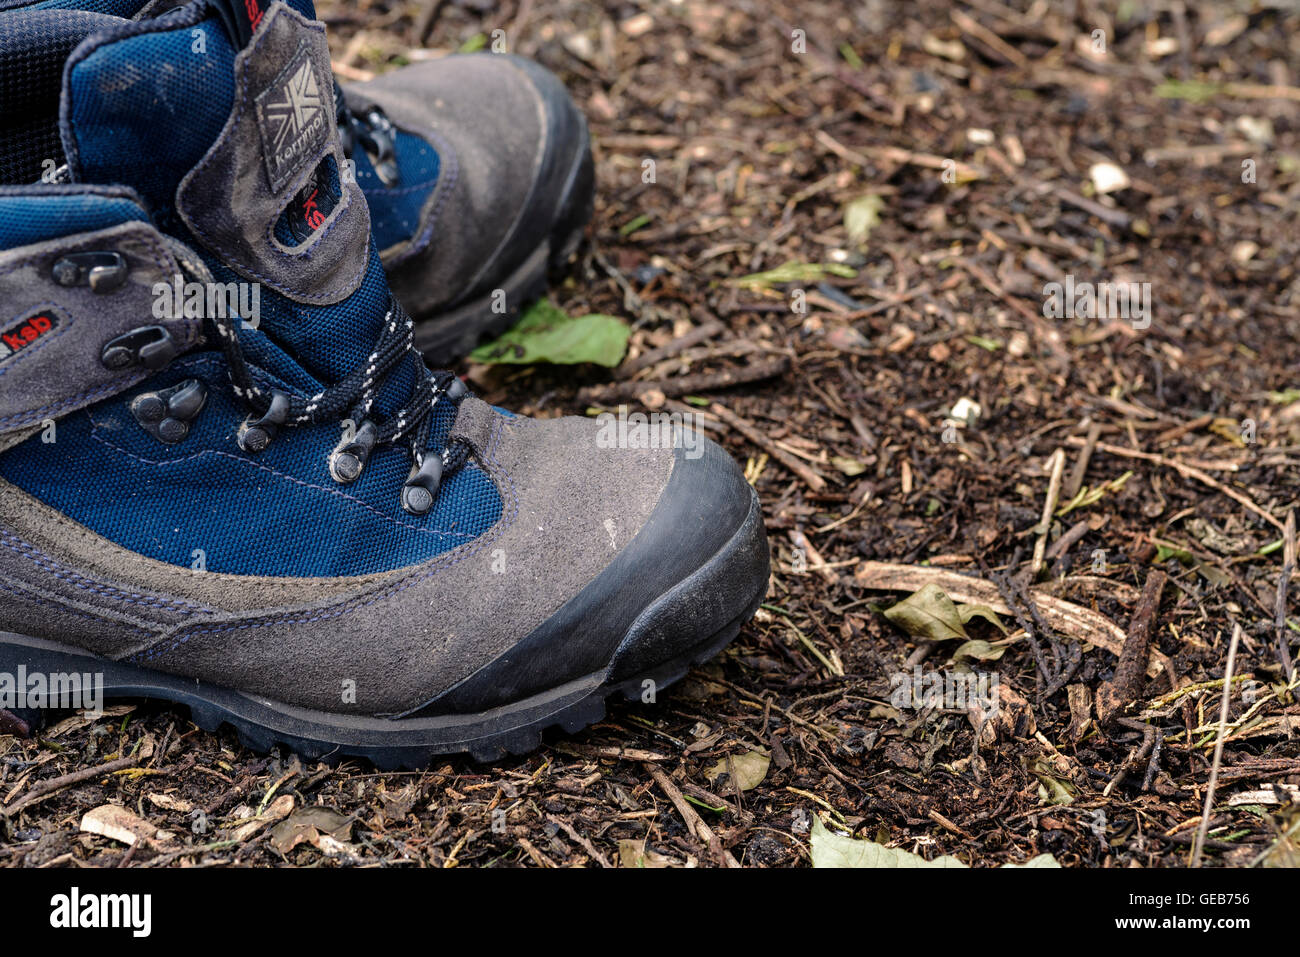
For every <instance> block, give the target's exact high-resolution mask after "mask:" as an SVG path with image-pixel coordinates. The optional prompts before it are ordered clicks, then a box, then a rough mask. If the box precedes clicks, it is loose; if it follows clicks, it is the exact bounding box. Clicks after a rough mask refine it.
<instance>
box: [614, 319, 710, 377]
mask: <svg viewBox="0 0 1300 957" xmlns="http://www.w3.org/2000/svg"><path fill="white" fill-rule="evenodd" d="M726 328H727V327H726V326H725V325H724V324H723V323H722V321H721V320H719V319H710V320H709V321H708V322H705V323H702V324H701V325H698V326H695V327H694V328H692V329H691V330H690V331H689V332H687V333H686V334H685V335H682V336H678V337H677V338H676V339H674V340H673V341H672V342H670V343H668V344H667V345H663V346H660V347H659V348H658V349H651V350H649V351H648V352H643V353H641V355H639V356H637V357H636V358H635V359H629V360H628V361H627V362H624V363H623V365H622V366H620V367H619V370H618V377H619V378H620V379H630V378H632V376H634V375H636V374H637V373H638V372H640V371H641V370H642V369H649V368H650V367H651V366H653V365H656V364H658V363H660V362H663V361H664V360H665V359H671V358H672V357H673V356H675V355H678V354H680V353H682V352H685V351H686V350H687V349H689V348H691V346H697V345H699V344H700V343H701V342H707V341H708V340H710V339H712V338H713V337H714V336H716V335H718V334H719V333H721V332H723V331H724V330H725V329H726Z"/></svg>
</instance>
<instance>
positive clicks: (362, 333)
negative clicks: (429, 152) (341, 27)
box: [62, 0, 401, 385]
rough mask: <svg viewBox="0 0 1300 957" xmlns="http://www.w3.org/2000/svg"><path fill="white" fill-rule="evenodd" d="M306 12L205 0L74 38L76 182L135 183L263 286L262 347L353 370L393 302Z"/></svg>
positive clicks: (179, 226)
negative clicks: (77, 42)
mask: <svg viewBox="0 0 1300 957" xmlns="http://www.w3.org/2000/svg"><path fill="white" fill-rule="evenodd" d="M313 17H314V11H313V10H312V6H311V3H310V2H309V0H294V2H293V4H292V6H291V5H289V4H287V3H285V2H283V0H276V2H274V3H268V2H266V0H199V2H195V3H191V4H190V5H188V6H185V7H182V8H180V9H178V10H174V11H172V12H170V13H168V14H165V15H163V16H161V17H159V18H157V19H154V20H147V21H142V22H139V23H130V24H125V25H123V26H122V27H120V28H118V29H115V30H112V31H108V32H106V33H104V34H101V35H99V36H96V37H93V38H92V39H90V40H88V41H86V42H85V43H83V44H82V45H81V46H80V47H79V48H78V50H77V51H76V53H75V54H74V55H73V56H72V58H71V60H70V62H69V65H68V69H67V72H66V74H65V84H64V91H63V105H62V122H63V138H64V144H65V149H66V152H67V154H68V161H69V167H70V172H71V175H72V178H73V179H74V181H78V182H90V183H114V184H120V185H128V186H131V187H133V188H134V189H136V190H137V191H138V192H139V193H140V194H141V195H142V196H143V197H144V198H145V200H146V202H147V203H148V205H149V206H150V208H151V213H152V215H153V217H154V219H155V222H156V223H157V225H158V226H159V227H160V228H161V229H163V230H164V231H165V232H169V233H171V234H172V235H175V236H177V237H178V238H180V239H182V240H183V241H185V242H187V243H190V244H192V245H194V246H195V248H197V249H199V250H200V251H201V252H202V254H203V255H204V258H205V260H206V261H207V262H208V265H209V266H210V267H211V268H212V269H213V272H214V274H215V277H216V278H217V279H218V280H222V281H232V280H237V281H243V282H250V283H257V284H259V289H258V292H259V300H260V316H259V317H258V330H259V334H253V335H248V336H247V337H248V339H249V340H250V343H249V344H250V346H251V348H252V349H253V350H255V354H254V355H253V358H255V359H256V360H257V361H259V363H262V364H265V365H266V366H267V368H268V371H271V372H274V373H276V374H279V375H282V376H284V377H285V378H287V379H288V380H289V381H290V383H291V384H294V385H298V384H300V383H301V380H302V375H301V372H302V371H303V370H305V371H306V372H307V373H309V375H310V376H311V377H312V378H313V379H314V380H316V381H321V382H332V381H336V380H338V379H339V378H341V377H342V376H343V375H345V374H346V373H347V372H348V371H350V370H351V369H352V368H353V367H354V366H356V365H357V364H358V363H359V362H361V361H362V360H363V359H364V358H365V357H366V356H367V355H368V354H369V352H370V350H371V349H372V348H373V345H374V342H375V340H376V339H377V337H378V335H379V332H380V329H381V327H382V324H383V322H384V320H385V317H386V316H387V314H388V311H389V307H390V300H389V294H388V289H387V284H386V281H385V279H384V275H383V269H382V266H381V265H380V263H379V259H378V256H377V254H376V253H375V251H374V250H373V249H372V247H371V243H370V217H369V212H368V210H367V208H366V203H365V199H364V197H363V196H362V193H361V191H360V189H359V188H358V187H357V185H356V183H355V181H354V178H353V177H351V176H349V175H347V173H348V169H349V167H348V165H347V164H346V163H345V160H344V156H343V152H342V147H341V144H340V142H339V136H338V130H337V128H336V122H335V103H334V82H333V76H332V73H331V70H330V62H329V48H328V46H327V45H326V42H325V30H324V25H323V24H321V23H319V22H316V21H315V20H314V19H312V18H313ZM244 335H247V334H246V333H245V334H241V337H242V336H244ZM263 337H265V339H267V340H269V341H270V343H273V344H274V348H273V347H270V346H268V345H267V343H266V342H262V341H259V340H261V339H262V338H263ZM280 353H283V355H280ZM286 363H287V364H288V365H289V366H293V365H296V366H300V367H301V369H293V368H288V367H284V366H286ZM295 373H296V374H295ZM398 378H401V377H398ZM295 380H296V381H295Z"/></svg>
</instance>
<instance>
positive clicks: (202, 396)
mask: <svg viewBox="0 0 1300 957" xmlns="http://www.w3.org/2000/svg"><path fill="white" fill-rule="evenodd" d="M207 402H208V387H207V386H206V385H204V384H203V383H202V382H200V381H199V380H198V379H186V380H185V381H184V382H181V383H179V384H177V385H174V386H172V387H171V388H170V389H159V390H158V391H156V392H143V393H141V394H140V395H138V396H136V397H135V398H134V399H132V400H131V414H132V415H133V416H135V420H136V422H138V423H139V424H140V427H141V428H142V429H144V430H145V431H146V432H148V433H149V434H150V435H152V436H153V437H154V438H155V439H157V440H158V441H159V442H164V443H166V444H167V445H175V444H176V443H177V442H183V441H185V438H186V437H187V436H188V435H189V434H190V425H191V424H192V423H193V422H194V420H195V419H197V418H198V416H199V413H200V412H202V411H203V407H204V406H205V405H206V404H207Z"/></svg>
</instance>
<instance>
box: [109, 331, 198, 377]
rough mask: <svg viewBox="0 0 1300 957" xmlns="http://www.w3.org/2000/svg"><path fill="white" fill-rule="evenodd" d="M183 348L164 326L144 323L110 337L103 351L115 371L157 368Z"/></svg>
mask: <svg viewBox="0 0 1300 957" xmlns="http://www.w3.org/2000/svg"><path fill="white" fill-rule="evenodd" d="M178 352H180V350H179V349H178V348H177V347H176V341H175V340H174V339H172V334H171V332H170V331H169V330H168V329H167V328H165V327H164V326H141V327H140V328H139V329H132V330H131V331H130V332H128V333H125V334H123V335H120V336H118V337H117V338H115V339H110V340H109V341H108V343H107V344H106V345H105V346H104V348H103V350H102V351H101V352H100V354H99V361H100V362H102V363H103V364H104V367H105V368H107V369H111V370H113V371H114V372H120V371H122V370H125V369H130V368H132V367H134V366H144V367H145V368H146V369H151V370H153V371H154V372H157V371H158V370H159V369H162V368H164V367H165V366H166V365H167V363H169V362H171V361H172V359H174V358H176V354H177V353H178Z"/></svg>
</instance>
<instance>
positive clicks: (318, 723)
mask: <svg viewBox="0 0 1300 957" xmlns="http://www.w3.org/2000/svg"><path fill="white" fill-rule="evenodd" d="M768 573H769V556H768V548H767V536H766V532H765V530H764V528H763V517H762V511H761V509H760V508H759V504H758V498H757V496H754V497H753V502H752V505H751V508H750V513H749V515H748V517H747V518H746V519H745V521H744V523H743V524H742V525H741V527H740V528H739V529H738V530H737V532H736V533H735V535H734V536H733V537H732V538H731V540H730V541H729V542H728V543H727V544H726V545H724V546H723V548H721V549H720V550H719V551H718V552H717V553H716V554H715V555H714V556H713V557H712V558H711V559H710V560H709V561H708V562H706V563H705V564H704V565H703V566H702V567H701V568H700V569H698V570H697V571H696V572H695V573H693V574H692V575H691V576H689V577H688V578H686V579H685V580H683V581H682V582H680V583H679V584H678V585H677V586H675V587H674V588H672V589H670V590H669V591H668V592H666V593H665V594H663V595H661V596H660V597H659V598H658V599H657V600H656V601H655V602H653V603H652V604H651V605H649V606H648V607H647V608H646V609H645V610H644V611H643V612H642V613H641V614H640V615H639V616H638V617H637V620H636V621H635V622H634V623H633V625H632V626H631V628H629V629H628V632H627V633H626V635H625V636H624V638H623V640H622V643H621V644H620V649H621V648H623V647H625V646H628V645H629V643H632V642H635V641H636V640H637V637H638V635H639V634H642V633H650V632H652V631H653V630H655V629H656V628H657V627H659V626H660V625H662V624H663V622H664V621H665V620H671V621H676V622H681V621H691V620H692V617H693V616H692V615H691V610H692V609H693V608H700V609H702V608H704V607H705V606H707V605H710V604H713V605H714V607H716V603H717V602H718V601H725V602H729V603H730V604H731V607H734V608H737V613H736V615H735V617H734V618H732V619H731V620H730V621H729V622H728V623H727V624H726V625H725V626H723V627H722V628H720V629H718V630H717V631H716V632H714V633H712V634H709V635H707V636H703V637H701V638H700V639H699V640H698V641H696V642H694V643H692V644H691V645H689V647H687V648H686V650H684V651H681V652H680V653H679V654H677V655H676V656H674V657H673V658H671V659H669V660H667V661H664V662H661V663H659V664H656V665H654V666H652V667H650V668H647V669H644V670H642V671H640V672H639V673H638V674H636V675H634V676H633V677H630V678H623V679H619V680H612V679H610V677H609V676H610V672H611V671H612V670H613V669H614V668H615V667H616V665H617V660H618V652H616V653H615V655H614V656H613V660H612V661H611V662H610V663H609V664H608V665H607V666H606V667H605V668H604V669H603V670H602V671H600V672H597V673H595V674H590V675H587V676H585V677H583V678H579V679H576V680H574V681H570V682H568V683H566V684H564V685H561V686H559V687H556V688H552V689H549V690H548V691H545V692H542V693H539V694H536V695H533V696H531V697H529V698H527V699H525V700H522V701H518V702H515V703H512V704H509V705H504V706H502V707H498V708H493V709H491V710H489V711H484V712H480V713H477V714H455V715H445V716H439V717H436V718H395V719H387V718H372V717H363V716H355V715H345V714H335V713H331V712H323V711H313V710H310V709H306V708H299V707H296V706H294V705H289V704H285V703H283V702H277V701H273V700H270V699H267V698H261V697H257V696H254V695H247V694H243V693H241V692H239V691H234V690H231V689H229V688H224V687H221V686H218V685H213V684H208V683H204V682H201V681H198V680H196V679H192V678H182V677H178V676H175V675H169V674H164V673H163V672H159V671H153V670H150V669H147V668H141V667H139V666H137V665H132V664H127V663H124V662H120V661H111V660H108V659H104V658H99V657H96V656H94V655H89V654H86V653H85V652H82V651H79V650H76V649H72V648H68V647H65V646H61V645H58V644H56V643H54V642H50V641H46V640H44V639H40V638H27V637H24V636H21V635H14V634H9V633H2V632H0V672H3V673H6V674H9V675H15V674H17V672H18V668H19V667H20V666H24V667H25V668H26V671H27V673H28V674H34V673H41V674H46V675H57V674H77V675H86V674H89V675H94V676H96V677H97V678H99V679H101V680H102V695H103V699H104V700H105V701H108V700H113V699H120V698H154V699H161V700H164V701H169V702H172V703H175V704H179V705H184V706H186V707H188V708H189V711H190V715H191V718H192V719H193V721H194V723H195V724H197V725H198V726H199V727H200V728H202V729H203V730H205V731H216V730H217V729H218V728H220V727H221V725H223V724H225V725H230V726H231V727H232V728H233V729H234V730H235V732H236V734H237V735H238V737H239V740H240V742H241V743H242V744H243V745H244V746H245V747H247V748H249V749H250V750H253V751H258V752H267V751H270V750H271V749H272V748H275V747H277V746H279V747H283V748H285V749H287V750H289V751H294V752H296V753H297V754H299V755H301V756H302V757H303V758H304V759H307V760H311V761H314V760H323V761H326V762H328V763H334V762H336V761H339V760H342V759H344V758H348V757H355V758H364V759H366V760H369V761H370V762H372V763H373V764H374V765H375V766H376V767H377V768H379V769H381V770H397V769H408V770H418V769H421V768H424V767H427V766H428V764H429V762H430V761H431V760H432V759H433V758H434V757H437V756H442V755H451V754H462V753H463V754H468V755H470V756H471V757H472V758H474V759H475V760H476V761H493V760H497V759H499V758H501V757H503V756H505V755H507V754H526V753H528V752H529V751H532V750H534V749H536V748H537V747H539V746H540V744H541V742H542V733H543V732H544V731H547V730H549V729H550V728H555V727H558V728H560V729H562V730H563V731H566V732H570V733H572V732H575V731H579V730H581V729H583V728H585V727H587V726H589V725H591V724H593V723H595V722H597V721H600V720H602V719H603V718H604V717H605V704H606V700H607V699H608V698H609V697H611V696H612V695H615V694H622V695H623V696H624V697H625V698H626V699H628V700H630V701H641V700H645V699H646V698H647V693H648V692H653V693H654V694H657V693H658V692H659V691H660V690H662V689H664V688H666V687H668V686H669V685H671V684H673V683H674V682H676V681H677V680H678V679H680V678H681V677H683V676H684V675H685V674H686V672H687V671H688V670H689V669H690V668H691V666H692V665H695V664H700V663H702V662H704V661H707V660H708V659H709V658H712V657H713V656H714V655H716V654H717V653H718V652H719V651H721V650H722V649H723V648H724V647H725V646H726V645H727V644H728V643H730V642H731V640H732V639H733V638H735V637H736V634H737V633H738V632H739V631H740V628H741V626H742V625H744V623H745V622H747V621H748V620H749V619H750V618H752V617H753V616H754V613H755V612H756V611H757V610H758V606H759V604H760V603H761V602H762V600H763V596H764V595H765V593H766V591H767V579H768ZM714 620H716V618H715V619H714ZM42 717H43V714H42V713H41V712H38V711H34V710H30V709H27V710H11V711H5V710H3V709H0V733H10V734H22V735H29V734H31V733H32V732H33V731H34V730H35V729H36V728H37V727H39V724H40V720H41V718H42Z"/></svg>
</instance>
